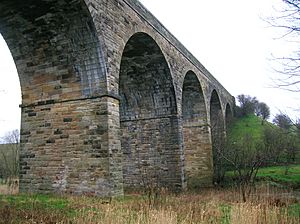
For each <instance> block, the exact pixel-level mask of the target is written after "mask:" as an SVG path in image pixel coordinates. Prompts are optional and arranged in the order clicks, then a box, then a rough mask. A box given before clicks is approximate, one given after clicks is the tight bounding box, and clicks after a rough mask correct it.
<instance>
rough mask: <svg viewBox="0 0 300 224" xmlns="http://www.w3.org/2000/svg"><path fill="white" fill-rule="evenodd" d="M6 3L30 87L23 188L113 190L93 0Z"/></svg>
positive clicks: (4, 24) (2, 24) (9, 39)
mask: <svg viewBox="0 0 300 224" xmlns="http://www.w3.org/2000/svg"><path fill="white" fill-rule="evenodd" d="M0 11H1V14H0V33H1V34H2V36H3V37H4V39H5V41H6V43H7V45H8V47H9V49H10V51H11V53H12V56H13V58H14V61H15V64H16V67H17V71H18V75H19V79H20V85H21V91H22V106H21V108H22V118H21V120H22V121H21V123H22V124H21V152H20V191H21V192H22V191H34V192H70V193H84V192H89V193H95V194H103V195H108V194H110V193H111V192H113V191H114V190H115V186H116V185H118V184H116V185H115V184H112V182H111V180H112V179H113V178H111V176H110V173H109V172H110V170H109V167H107V163H108V162H107V161H108V157H109V156H108V153H107V152H108V149H107V146H106V144H105V141H106V139H107V137H106V135H107V132H106V131H107V127H106V126H107V125H106V124H104V122H103V121H105V120H106V121H107V118H106V116H107V112H106V111H105V107H104V106H103V105H104V103H105V102H103V101H104V100H103V99H102V98H98V97H100V96H101V95H103V94H105V93H106V67H105V59H104V54H103V52H102V49H101V44H100V42H99V38H98V34H97V32H96V29H95V25H94V22H93V18H92V17H91V14H90V11H89V9H88V8H87V5H86V3H85V1H84V0H75V1H68V0H60V1H56V0H48V1H39V0H28V1H10V0H3V1H1V2H0ZM96 111H97V113H96ZM78 158H80V159H78ZM41 161H42V163H41ZM83 161H84V162H83ZM83 167H84V168H83ZM32 180H34V184H32ZM119 186H120V185H118V188H119ZM121 191H122V190H120V188H119V191H118V192H117V193H120V192H121ZM115 192H116V191H115Z"/></svg>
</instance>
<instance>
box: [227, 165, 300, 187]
mask: <svg viewBox="0 0 300 224" xmlns="http://www.w3.org/2000/svg"><path fill="white" fill-rule="evenodd" d="M234 176H235V174H234V172H233V171H229V172H226V177H227V178H229V179H230V180H227V182H228V181H229V182H231V181H232V178H234ZM257 180H258V181H265V182H268V183H271V184H275V185H277V186H280V185H281V186H283V187H286V188H293V189H300V164H299V165H289V166H288V172H287V173H286V167H285V166H272V167H262V168H260V169H259V170H258V173H257Z"/></svg>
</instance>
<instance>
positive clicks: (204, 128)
mask: <svg viewBox="0 0 300 224" xmlns="http://www.w3.org/2000/svg"><path fill="white" fill-rule="evenodd" d="M182 91H183V92H182V118H183V136H184V154H185V169H186V177H187V185H188V188H197V187H203V186H208V185H211V183H212V160H211V157H212V151H211V142H210V137H209V135H210V132H209V127H208V123H207V111H206V105H205V99H204V95H203V91H202V89H201V86H200V83H199V81H198V78H197V76H196V75H195V74H194V73H193V72H188V73H187V74H186V76H185V79H184V83H183V90H182Z"/></svg>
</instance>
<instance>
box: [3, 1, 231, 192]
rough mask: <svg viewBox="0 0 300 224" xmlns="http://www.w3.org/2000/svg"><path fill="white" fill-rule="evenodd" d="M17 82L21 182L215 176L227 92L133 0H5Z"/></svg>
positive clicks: (45, 184)
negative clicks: (19, 93) (20, 111)
mask: <svg viewBox="0 0 300 224" xmlns="http://www.w3.org/2000/svg"><path fill="white" fill-rule="evenodd" d="M0 32H1V34H2V36H3V37H4V39H5V40H6V42H7V45H8V46H9V48H10V51H11V53H12V56H13V58H14V61H15V64H16V67H17V70H18V74H19V79H20V84H21V92H22V105H21V109H22V122H21V151H20V191H21V192H44V193H45V192H46V193H47V192H57V193H78V194H83V193H89V194H95V195H101V196H114V195H122V194H123V192H124V189H125V190H130V189H136V188H142V187H144V186H145V185H149V184H151V185H155V186H158V187H159V186H165V187H168V188H169V189H172V190H175V191H180V190H183V189H185V188H187V187H201V186H207V185H211V183H212V176H213V159H212V158H213V156H212V154H213V153H212V152H213V150H212V148H214V146H213V144H215V143H214V142H218V141H214V139H219V138H221V137H222V136H224V135H225V130H226V119H227V118H228V117H229V116H231V114H232V108H233V106H234V99H233V97H232V96H231V95H230V94H229V93H228V92H227V91H226V89H225V88H224V87H222V85H221V84H220V83H219V82H218V81H217V80H216V79H215V78H214V77H213V76H212V75H211V74H210V73H209V72H208V71H207V70H206V69H205V68H204V67H203V65H202V64H201V63H200V62H198V61H197V59H195V58H194V57H193V55H192V54H191V53H189V51H187V50H186V48H185V47H184V46H183V45H182V44H181V43H180V42H179V41H178V40H177V39H176V38H175V37H174V36H173V35H172V34H171V33H170V32H169V31H168V30H167V29H166V28H165V27H164V26H163V25H162V24H161V23H160V22H159V21H158V20H157V19H156V18H155V17H154V16H153V15H152V14H151V13H150V12H149V11H147V9H145V8H144V7H143V6H142V5H141V4H140V3H139V2H138V1H136V0H26V1H22V0H1V2H0Z"/></svg>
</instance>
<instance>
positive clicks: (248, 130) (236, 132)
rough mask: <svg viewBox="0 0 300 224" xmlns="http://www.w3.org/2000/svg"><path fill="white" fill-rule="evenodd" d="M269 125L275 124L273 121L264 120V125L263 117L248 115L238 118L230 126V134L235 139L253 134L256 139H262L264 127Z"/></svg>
mask: <svg viewBox="0 0 300 224" xmlns="http://www.w3.org/2000/svg"><path fill="white" fill-rule="evenodd" d="M267 126H274V125H272V124H271V123H269V122H267V121H264V124H263V125H262V119H261V118H260V117H257V116H255V115H254V114H253V115H247V116H245V117H241V118H237V120H235V121H234V122H233V124H232V125H231V126H230V128H229V133H228V136H229V137H230V138H232V139H234V140H235V141H239V140H241V139H242V138H244V136H245V135H251V136H252V138H253V139H254V140H261V139H262V136H263V133H264V129H265V127H267Z"/></svg>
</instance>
